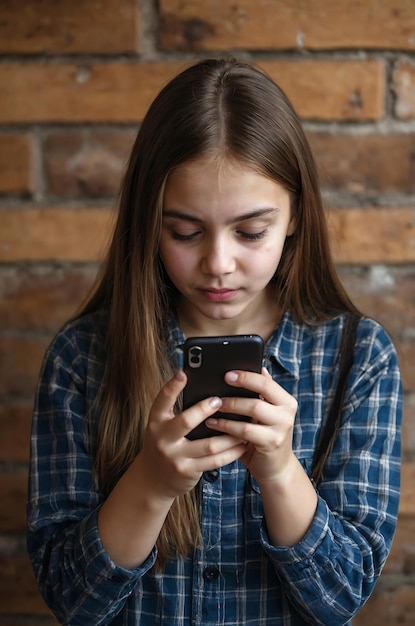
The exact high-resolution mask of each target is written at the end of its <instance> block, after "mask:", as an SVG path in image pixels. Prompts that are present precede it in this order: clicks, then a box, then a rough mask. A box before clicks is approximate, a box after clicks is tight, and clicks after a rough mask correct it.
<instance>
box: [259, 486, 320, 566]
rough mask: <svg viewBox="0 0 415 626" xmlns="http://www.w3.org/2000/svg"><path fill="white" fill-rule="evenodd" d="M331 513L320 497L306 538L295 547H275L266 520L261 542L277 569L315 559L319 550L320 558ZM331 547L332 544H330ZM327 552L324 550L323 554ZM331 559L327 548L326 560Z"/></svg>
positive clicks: (263, 525)
mask: <svg viewBox="0 0 415 626" xmlns="http://www.w3.org/2000/svg"><path fill="white" fill-rule="evenodd" d="M329 520H330V511H329V508H328V506H327V503H326V501H325V500H323V498H321V497H320V496H319V497H318V501H317V508H316V512H315V515H314V518H313V521H312V523H311V526H310V528H309V529H308V531H307V533H306V535H305V537H303V539H302V540H301V541H300V542H299V543H297V544H296V545H295V546H292V547H287V546H274V545H272V544H271V543H270V540H269V536H268V532H267V528H266V524H265V520H264V521H263V523H262V527H261V531H260V532H261V542H262V546H263V548H264V550H265V551H266V553H267V554H268V555H269V557H270V559H271V560H272V562H273V563H274V565H275V566H277V567H282V568H285V567H287V566H290V565H295V564H303V563H304V561H307V560H309V559H311V558H313V557H314V555H315V553H316V551H317V550H318V549H319V553H320V556H322V554H321V546H322V545H324V543H325V539H326V537H327V533H328V529H329ZM330 545H331V544H330ZM324 552H325V551H324V550H323V553H324ZM329 557H330V549H329V546H327V553H326V558H327V559H329Z"/></svg>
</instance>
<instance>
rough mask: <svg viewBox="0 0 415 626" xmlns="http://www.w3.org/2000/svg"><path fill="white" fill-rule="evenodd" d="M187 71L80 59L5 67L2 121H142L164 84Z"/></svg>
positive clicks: (0, 74) (1, 72) (0, 79)
mask: <svg viewBox="0 0 415 626" xmlns="http://www.w3.org/2000/svg"><path fill="white" fill-rule="evenodd" d="M184 67H185V64H184V63H138V62H136V61H124V62H121V61H108V62H107V63H102V62H98V61H90V60H82V59H81V60H79V61H78V62H75V61H73V62H67V61H62V62H60V63H52V62H37V63H30V62H27V63H25V64H23V63H19V62H9V63H3V64H2V65H0V84H1V85H2V106H1V109H0V122H3V123H16V122H41V123H50V122H62V123H65V124H68V123H71V122H138V121H139V120H141V119H142V118H143V116H144V114H145V112H146V110H147V108H148V106H149V104H150V103H151V101H152V100H153V98H154V96H155V95H156V93H157V92H158V91H159V90H160V88H161V87H162V86H163V84H164V83H165V82H166V81H167V80H168V79H169V78H171V77H172V76H173V75H174V74H176V72H177V71H178V70H179V69H183V68H184ZM39 85H44V88H43V89H41V90H39Z"/></svg>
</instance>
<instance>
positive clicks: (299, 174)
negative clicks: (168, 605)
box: [81, 59, 354, 564]
mask: <svg viewBox="0 0 415 626" xmlns="http://www.w3.org/2000/svg"><path fill="white" fill-rule="evenodd" d="M206 154H228V155H230V156H232V157H233V158H236V159H237V160H240V161H243V162H245V163H246V164H248V165H250V166H251V167H253V168H255V170H256V171H258V172H259V173H261V174H263V175H265V176H268V177H270V178H272V179H273V180H275V181H277V182H278V183H280V184H281V185H283V186H284V187H285V188H286V189H287V191H288V192H289V193H290V195H291V198H292V210H293V211H294V214H295V216H296V221H297V226H296V229H295V233H294V234H293V235H292V236H291V237H288V238H287V240H286V244H285V247H284V251H283V254H282V258H281V262H280V265H279V267H278V268H277V271H276V273H275V276H274V279H273V283H274V285H275V298H276V302H277V303H278V305H279V306H280V307H281V308H282V309H284V310H285V309H287V308H288V309H290V310H291V311H292V313H293V314H294V315H295V316H296V318H297V319H298V320H299V321H301V322H304V323H319V322H321V321H322V320H325V319H328V318H330V317H334V316H336V315H338V314H339V313H341V312H344V311H347V310H354V307H353V305H352V304H351V302H350V300H349V299H348V297H347V295H346V293H345V292H344V290H343V287H342V286H341V283H340V281H339V279H338V278H337V275H336V272H335V269H334V265H333V262H332V259H331V255H330V250H329V244H328V234H327V227H326V218H325V215H324V211H323V206H322V201H321V196H320V190H319V182H318V177H317V172H316V167H315V164H314V160H313V157H312V154H311V151H310V148H309V145H308V142H307V140H306V137H305V135H304V132H303V130H302V127H301V124H300V122H299V119H298V117H297V115H296V113H295V111H294V109H293V107H292V105H291V104H290V102H289V101H288V99H287V98H286V96H285V95H284V93H283V92H282V91H281V89H280V88H279V87H278V86H277V85H276V84H275V83H274V82H273V81H272V80H271V79H270V78H269V77H268V76H266V75H265V74H264V73H263V72H262V71H260V70H259V69H255V68H254V67H253V66H251V65H249V64H245V63H240V62H238V61H236V60H233V59H227V60H226V59H218V60H205V61H202V62H200V63H198V64H196V65H194V66H192V67H190V68H188V69H186V70H184V71H183V72H182V73H180V74H179V75H178V76H177V77H176V78H174V79H173V80H172V81H171V82H170V83H168V84H167V85H166V87H165V88H164V89H163V90H162V91H161V92H160V94H159V95H158V96H157V97H156V99H155V100H154V102H153V104H152V105H151V107H150V109H149V111H148V113H147V115H146V116H145V118H144V120H143V122H142V125H141V127H140V130H139V132H138V135H137V138H136V141H135V144H134V147H133V149H132V152H131V156H130V159H129V163H128V167H127V170H126V174H125V178H124V181H123V185H122V188H121V194H120V200H119V212H118V219H117V223H116V226H115V230H114V234H113V238H112V243H111V245H110V248H109V252H108V255H107V259H106V262H105V264H104V265H103V268H102V272H101V275H100V278H99V281H98V283H97V287H96V289H95V291H94V293H93V294H92V295H91V297H90V299H89V301H88V303H87V304H86V306H85V307H84V309H83V311H82V313H81V314H85V313H89V312H92V311H102V310H104V311H106V312H107V314H108V327H107V334H106V350H105V355H106V356H105V368H104V373H103V379H102V384H101V393H100V419H99V430H98V438H97V445H96V450H95V452H94V454H95V460H96V469H97V474H98V477H99V479H100V483H101V485H102V488H103V490H104V492H106V493H108V492H109V491H110V490H111V489H112V487H113V486H114V484H115V483H116V481H117V480H118V479H119V477H120V476H121V475H122V473H123V472H124V471H125V470H126V469H127V467H128V466H129V464H130V463H131V462H132V461H133V459H134V457H135V456H136V455H137V453H138V452H139V450H140V448H141V442H142V437H143V432H144V429H145V428H146V424H147V419H148V414H149V411H150V407H151V405H152V403H153V401H154V398H155V396H156V395H157V393H158V391H159V390H160V388H161V386H162V385H163V384H164V383H165V382H166V381H167V380H168V379H169V378H170V377H171V376H172V374H173V372H172V364H171V363H170V362H169V359H168V356H167V355H168V350H167V329H166V320H167V317H168V313H169V311H170V310H171V307H172V305H173V297H174V288H173V287H172V285H171V284H170V283H169V280H168V279H167V277H166V274H165V272H164V270H163V266H162V263H161V260H160V257H159V253H158V245H159V239H160V231H161V221H162V207H163V191H164V187H165V184H166V180H167V177H168V175H169V173H170V172H171V171H172V170H174V168H176V167H177V166H178V165H180V164H182V163H184V162H186V161H190V160H193V159H196V158H198V157H201V156H202V155H206ZM199 536H200V532H199V525H198V507H197V502H196V496H195V493H191V494H187V495H186V496H181V497H179V498H177V499H176V501H175V503H174V505H173V507H172V509H171V511H170V513H169V515H168V517H167V519H166V522H165V524H164V527H163V529H162V532H161V534H160V537H159V539H158V550H159V564H162V563H164V562H165V561H166V560H167V559H169V558H171V556H173V555H175V554H177V555H184V554H186V553H187V552H188V551H189V549H190V548H191V547H192V546H193V545H194V544H195V540H196V541H197V540H198V538H199Z"/></svg>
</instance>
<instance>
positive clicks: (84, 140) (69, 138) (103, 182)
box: [44, 131, 136, 198]
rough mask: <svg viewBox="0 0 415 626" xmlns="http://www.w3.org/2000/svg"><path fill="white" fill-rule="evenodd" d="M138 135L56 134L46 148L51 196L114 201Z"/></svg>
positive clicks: (125, 133) (98, 132)
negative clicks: (109, 198)
mask: <svg viewBox="0 0 415 626" xmlns="http://www.w3.org/2000/svg"><path fill="white" fill-rule="evenodd" d="M135 135H136V133H135V132H133V131H116V132H109V131H105V132H104V131H95V132H94V131H92V132H91V131H84V132H75V133H74V132H70V133H69V132H65V133H62V132H54V133H51V134H49V136H48V137H47V138H46V141H45V144H44V159H45V174H46V182H47V185H48V192H49V193H50V194H52V195H53V196H56V197H61V198H66V197H69V198H82V197H92V198H93V197H108V196H110V197H114V196H116V195H117V194H118V190H119V187H120V184H121V177H122V172H123V170H124V167H125V164H126V162H127V158H128V156H129V153H130V151H131V148H132V145H133V142H134V139H135Z"/></svg>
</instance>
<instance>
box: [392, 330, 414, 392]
mask: <svg viewBox="0 0 415 626" xmlns="http://www.w3.org/2000/svg"><path fill="white" fill-rule="evenodd" d="M395 345H396V349H397V353H398V359H399V365H400V368H401V372H402V382H403V387H404V389H405V391H408V392H409V391H415V338H414V337H413V336H412V335H410V336H409V337H408V336H407V337H405V338H403V339H397V340H396V341H395Z"/></svg>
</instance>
